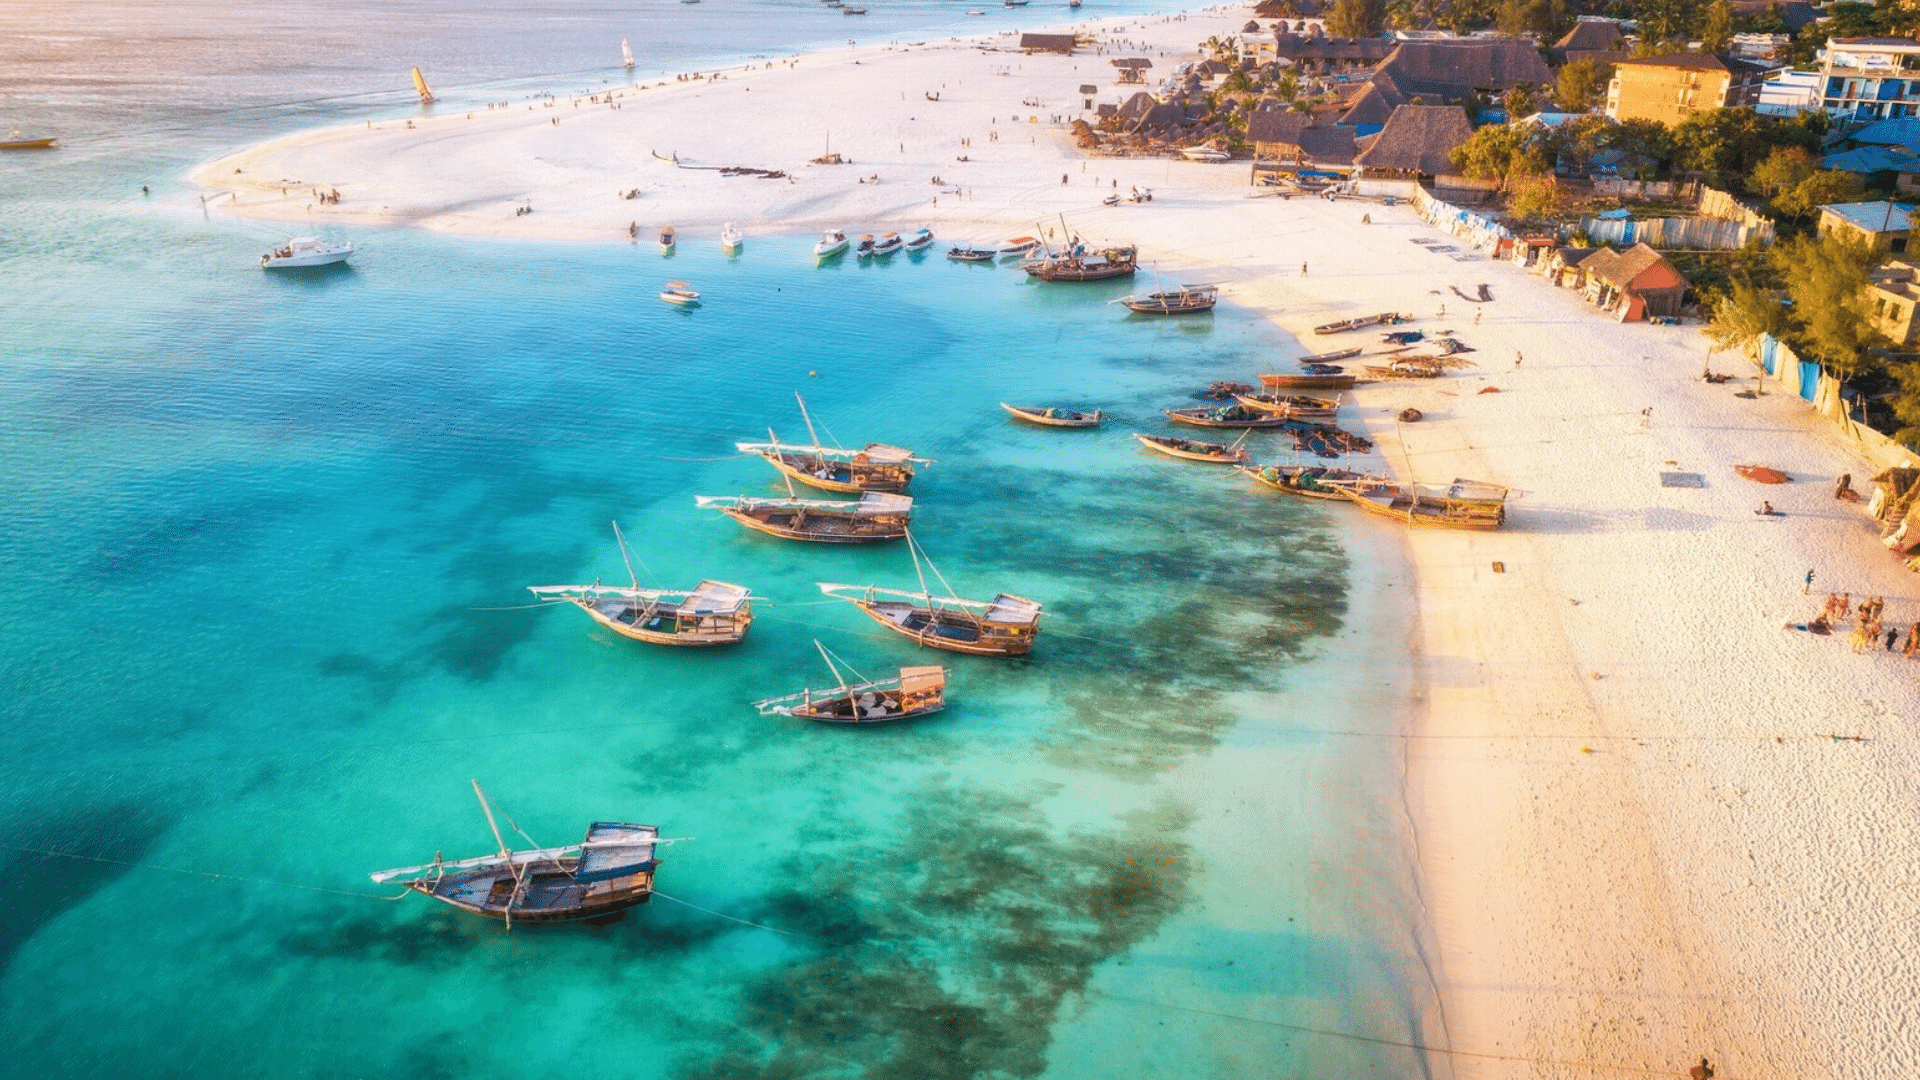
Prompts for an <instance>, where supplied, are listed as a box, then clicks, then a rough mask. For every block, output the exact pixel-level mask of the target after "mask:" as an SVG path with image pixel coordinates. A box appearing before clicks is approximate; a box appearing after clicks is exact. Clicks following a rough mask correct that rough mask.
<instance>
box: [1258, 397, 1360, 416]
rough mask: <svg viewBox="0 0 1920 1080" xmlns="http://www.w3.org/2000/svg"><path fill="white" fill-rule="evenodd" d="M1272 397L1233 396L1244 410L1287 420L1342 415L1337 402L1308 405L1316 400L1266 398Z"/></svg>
mask: <svg viewBox="0 0 1920 1080" xmlns="http://www.w3.org/2000/svg"><path fill="white" fill-rule="evenodd" d="M1270 397H1272V395H1261V394H1235V395H1233V400H1235V401H1237V402H1239V403H1240V405H1241V407H1242V408H1245V409H1250V410H1252V411H1254V412H1261V413H1268V414H1271V415H1273V416H1280V417H1287V418H1293V417H1316V418H1325V417H1329V416H1337V415H1339V413H1340V406H1339V403H1337V402H1336V403H1333V404H1328V403H1326V402H1318V403H1316V404H1307V402H1308V401H1313V400H1314V399H1311V398H1309V399H1304V400H1302V401H1271V400H1266V398H1270Z"/></svg>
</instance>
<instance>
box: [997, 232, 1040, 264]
mask: <svg viewBox="0 0 1920 1080" xmlns="http://www.w3.org/2000/svg"><path fill="white" fill-rule="evenodd" d="M1039 246H1040V241H1039V240H1038V239H1036V238H1034V237H1031V236H1016V237H1014V238H1013V239H1011V240H1009V241H1007V242H1006V243H1004V244H1001V245H1000V257H1001V258H1003V259H1015V258H1022V257H1024V256H1027V255H1031V254H1033V252H1034V249H1035V248H1038V247H1039Z"/></svg>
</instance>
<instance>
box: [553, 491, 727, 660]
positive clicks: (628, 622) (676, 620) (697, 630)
mask: <svg viewBox="0 0 1920 1080" xmlns="http://www.w3.org/2000/svg"><path fill="white" fill-rule="evenodd" d="M613 536H614V539H615V540H617V541H619V544H620V558H621V559H622V560H624V561H625V562H626V564H627V577H628V579H629V580H630V581H632V584H631V585H630V586H627V587H625V588H622V587H620V586H618V585H602V584H600V583H599V582H598V581H596V582H594V583H593V584H591V585H529V586H527V591H528V592H530V593H532V594H533V595H534V596H536V597H539V598H540V599H541V600H543V601H547V602H549V603H568V604H573V605H575V606H577V607H579V608H580V610H582V611H584V612H586V613H587V617H588V618H591V619H592V620H593V621H594V622H597V623H599V624H600V625H601V626H604V627H606V628H607V629H609V630H611V631H613V632H614V633H616V634H619V635H620V636H622V637H629V638H632V639H633V640H635V641H645V642H650V643H652V644H654V645H682V646H705V645H737V644H739V643H740V642H741V641H742V640H744V639H745V638H746V636H747V627H749V626H751V625H753V593H752V591H751V590H749V589H748V588H747V587H746V586H744V585H730V584H728V583H727V582H724V581H703V582H701V583H700V584H698V585H696V586H694V587H693V588H692V589H691V590H687V589H643V588H641V587H640V580H639V578H637V577H635V576H634V573H633V558H632V556H631V555H630V554H629V553H628V551H627V539H626V537H624V536H621V535H620V523H619V522H617V521H616V522H614V523H613Z"/></svg>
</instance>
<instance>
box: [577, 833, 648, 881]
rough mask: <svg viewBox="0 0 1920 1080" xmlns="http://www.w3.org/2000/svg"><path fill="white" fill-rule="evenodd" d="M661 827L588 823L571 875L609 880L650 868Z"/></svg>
mask: <svg viewBox="0 0 1920 1080" xmlns="http://www.w3.org/2000/svg"><path fill="white" fill-rule="evenodd" d="M659 838H660V830H659V829H658V828H657V827H655V826H652V825H629V824H626V823H624V822H617V821H596V822H594V823H593V824H592V825H589V826H588V827H587V840H586V843H585V844H584V845H582V846H583V847H584V848H585V850H583V851H582V852H580V865H579V866H578V867H576V868H575V869H574V872H573V879H574V880H575V881H578V882H581V883H583V884H584V883H588V882H595V881H611V880H613V879H614V878H619V877H626V876H627V875H629V874H636V873H639V872H640V871H642V870H651V869H653V864H654V863H653V847H654V843H655V841H657V840H659Z"/></svg>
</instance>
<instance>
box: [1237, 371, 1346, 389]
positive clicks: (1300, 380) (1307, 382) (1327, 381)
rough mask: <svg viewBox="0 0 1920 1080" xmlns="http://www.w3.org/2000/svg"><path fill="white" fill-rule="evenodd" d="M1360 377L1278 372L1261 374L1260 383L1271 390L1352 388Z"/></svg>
mask: <svg viewBox="0 0 1920 1080" xmlns="http://www.w3.org/2000/svg"><path fill="white" fill-rule="evenodd" d="M1359 381H1360V380H1359V379H1356V378H1354V377H1353V376H1352V375H1347V374H1344V373H1342V374H1339V375H1314V374H1309V373H1306V372H1298V373H1288V372H1277V373H1275V374H1271V375H1262V376H1260V384H1261V385H1262V386H1265V387H1267V388H1268V389H1270V390H1351V389H1353V388H1354V386H1355V385H1356V384H1358V383H1359Z"/></svg>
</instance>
